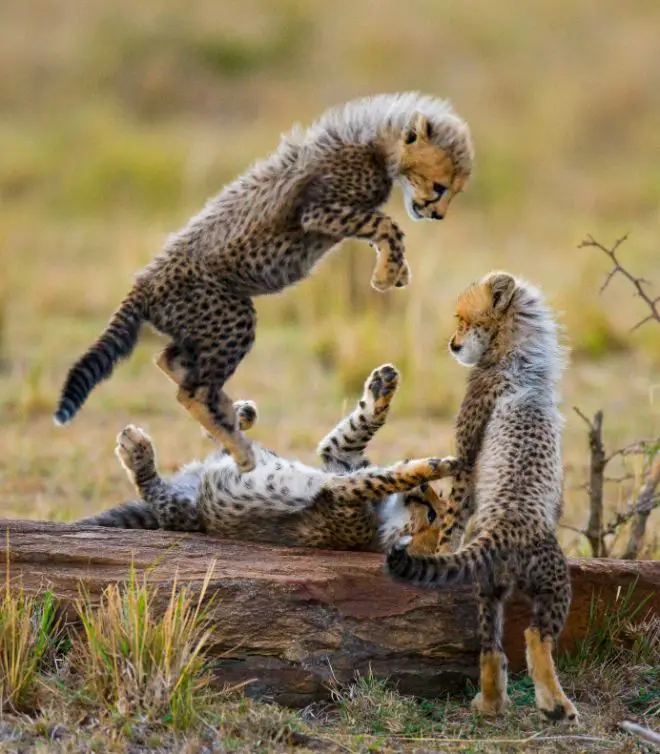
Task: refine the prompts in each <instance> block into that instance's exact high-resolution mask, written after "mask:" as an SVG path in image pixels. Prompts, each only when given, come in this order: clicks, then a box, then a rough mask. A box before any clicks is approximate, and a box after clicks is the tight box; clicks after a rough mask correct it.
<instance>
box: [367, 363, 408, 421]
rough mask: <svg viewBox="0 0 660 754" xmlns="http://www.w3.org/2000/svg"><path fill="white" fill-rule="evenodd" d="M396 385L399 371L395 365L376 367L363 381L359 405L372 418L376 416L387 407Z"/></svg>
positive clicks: (397, 384)
mask: <svg viewBox="0 0 660 754" xmlns="http://www.w3.org/2000/svg"><path fill="white" fill-rule="evenodd" d="M398 386H399V371H398V370H397V368H396V367H395V366H393V365H392V364H383V365H382V366H379V367H377V368H376V369H374V370H373V372H372V373H371V374H370V375H369V377H368V378H367V381H366V382H365V383H364V393H363V395H362V401H361V405H360V407H361V408H362V409H364V411H365V412H366V413H367V414H369V415H370V416H372V417H373V418H378V416H380V414H382V413H383V412H384V411H386V410H387V409H388V408H389V406H390V403H391V402H392V398H394V393H395V392H396V390H397V388H398ZM362 404H364V405H362Z"/></svg>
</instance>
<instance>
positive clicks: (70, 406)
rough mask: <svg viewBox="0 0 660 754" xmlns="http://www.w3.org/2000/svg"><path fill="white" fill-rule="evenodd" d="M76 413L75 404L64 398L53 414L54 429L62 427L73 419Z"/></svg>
mask: <svg viewBox="0 0 660 754" xmlns="http://www.w3.org/2000/svg"><path fill="white" fill-rule="evenodd" d="M77 411H78V410H77V408H76V405H75V403H74V402H73V401H70V400H68V399H67V398H65V399H64V400H63V401H62V402H61V403H60V405H59V408H58V409H57V411H56V412H55V413H54V414H53V424H54V425H55V426H56V427H63V426H64V425H65V424H68V423H69V422H70V421H71V419H73V417H74V416H75V415H76V413H77Z"/></svg>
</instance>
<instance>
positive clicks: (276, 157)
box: [54, 92, 473, 471]
mask: <svg viewBox="0 0 660 754" xmlns="http://www.w3.org/2000/svg"><path fill="white" fill-rule="evenodd" d="M472 160H473V148H472V142H471V137H470V132H469V129H468V127H467V124H466V123H464V122H463V121H462V120H461V119H460V118H459V117H458V116H457V115H456V114H455V113H454V111H453V110H452V109H451V107H450V105H449V104H448V103H447V102H445V101H443V100H439V99H436V98H433V97H429V96H425V95H422V94H419V93H416V92H408V93H404V94H384V95H379V96H376V97H371V98H366V99H360V100H355V101H352V102H349V103H347V104H344V105H342V106H340V107H336V108H332V109H331V110H329V111H328V112H326V113H325V114H323V115H322V116H321V118H320V119H319V120H318V121H317V122H316V123H314V124H313V125H312V126H311V127H310V128H309V129H307V130H306V131H305V130H303V129H301V128H300V127H296V128H295V129H294V130H293V131H292V132H291V133H289V134H288V135H286V136H284V137H283V138H282V141H281V143H280V145H279V146H278V148H277V149H276V150H275V151H274V152H273V154H272V155H271V156H270V157H268V158H267V159H265V160H262V161H260V162H257V163H255V164H254V165H253V166H252V167H251V168H250V169H249V170H248V171H247V172H246V173H245V174H244V175H242V176H240V177H239V178H237V179H236V180H234V181H233V182H232V183H230V184H229V185H227V186H226V187H225V188H224V189H223V190H222V191H221V192H220V193H219V194H218V195H217V196H215V197H213V198H211V199H210V200H209V201H208V202H207V204H206V206H205V207H204V208H203V209H202V210H201V212H200V213H199V214H197V215H196V216H195V217H193V218H192V219H191V220H190V221H189V222H188V224H187V225H186V226H185V227H184V228H183V229H182V230H180V231H179V232H178V233H176V234H174V235H173V236H172V237H171V238H170V239H169V240H168V241H167V243H166V245H165V247H164V249H163V250H162V251H161V252H160V254H159V255H158V256H156V258H155V259H154V260H153V261H152V262H151V263H150V264H149V265H148V266H147V267H146V268H145V269H144V270H143V271H142V272H141V273H139V275H138V276H137V280H136V282H135V285H134V287H133V289H132V290H131V291H130V293H129V294H128V296H127V297H126V298H125V299H124V301H123V303H122V304H121V305H120V307H119V309H118V310H117V311H116V312H115V314H114V315H113V316H112V319H111V321H110V323H109V325H108V328H107V330H106V331H105V332H104V333H103V334H102V335H101V337H100V338H99V339H98V340H97V342H96V343H95V344H94V345H93V346H92V347H91V348H90V349H89V350H88V351H87V353H86V354H85V355H84V356H83V357H82V358H81V359H80V360H79V361H78V362H77V363H76V364H74V366H73V367H72V368H71V370H70V371H69V374H68V376H67V379H66V382H65V385H64V387H63V390H62V395H61V398H60V402H59V405H58V408H57V411H56V412H55V416H54V418H55V422H56V423H58V424H66V423H68V422H70V421H71V420H72V419H73V417H74V416H75V414H76V413H77V412H78V410H79V409H80V407H81V406H82V405H83V403H84V402H85V400H86V399H87V397H88V395H89V394H90V392H91V391H92V389H93V388H94V386H95V385H97V384H98V383H99V382H100V381H102V380H104V379H107V378H108V377H110V375H111V373H112V371H113V368H114V365H115V363H116V362H117V361H119V360H120V359H125V358H127V357H128V356H129V355H130V354H131V352H132V351H133V348H134V347H135V344H136V343H137V340H138V336H139V332H140V327H141V324H142V323H143V322H148V323H150V324H151V325H152V326H153V327H154V328H155V329H156V330H157V331H159V332H161V333H163V334H164V335H166V336H168V337H169V338H171V343H170V345H168V346H167V348H165V350H164V351H163V353H162V354H161V355H160V357H159V358H158V360H157V362H156V363H157V365H158V366H159V367H160V369H162V370H163V372H165V374H166V375H167V376H168V377H169V378H170V379H172V381H173V382H174V383H175V384H176V385H177V388H178V392H177V400H178V401H179V403H180V404H181V405H182V406H183V407H184V408H185V409H186V410H187V411H188V412H189V413H190V414H191V415H192V416H193V417H194V418H195V419H196V420H197V421H199V422H200V424H201V425H202V426H203V427H204V428H205V429H206V430H207V431H208V432H209V433H210V434H212V435H213V436H214V437H216V439H217V440H218V442H221V443H222V444H223V445H224V446H225V447H226V448H227V449H228V450H229V452H230V453H231V454H232V456H233V457H234V460H235V461H236V463H237V465H238V468H239V469H240V470H241V471H249V470H251V469H253V468H254V466H255V463H256V459H255V456H254V452H253V450H252V448H251V447H250V443H249V442H248V440H247V438H246V437H245V436H244V435H243V434H242V433H241V432H240V430H239V428H238V425H237V419H236V415H235V412H234V409H233V405H232V402H231V400H230V399H229V397H228V396H227V395H226V394H225V393H224V391H223V387H224V384H225V383H226V381H227V380H228V379H229V378H230V377H231V376H232V374H233V373H234V371H235V370H236V368H237V367H238V365H239V363H240V362H241V361H242V359H243V358H244V357H245V355H246V354H247V353H248V351H249V350H250V349H251V348H252V345H253V343H254V339H255V329H256V314H255V309H254V305H253V303H252V298H253V297H254V296H260V295H265V294H271V293H277V292H279V291H281V290H282V289H283V288H286V287H287V286H289V285H292V284H293V283H296V282H298V281H300V280H302V279H303V278H305V277H307V276H308V275H309V274H310V273H311V271H312V269H313V268H314V266H315V265H316V264H317V262H318V261H319V260H320V259H321V258H322V257H323V256H324V255H325V254H326V253H327V252H328V251H330V249H331V248H333V247H334V246H336V245H337V244H338V243H339V242H341V241H342V240H343V239H345V238H361V239H364V240H366V241H368V242H369V243H370V244H371V245H372V246H373V247H374V248H375V249H376V250H377V254H378V259H377V262H376V266H375V269H374V273H373V276H372V281H371V282H372V285H373V286H374V288H376V289H378V290H381V291H383V290H386V289H388V288H391V287H392V286H399V287H402V286H405V285H407V284H408V282H409V281H410V270H409V268H408V264H407V262H406V259H405V255H404V244H403V232H402V231H401V229H400V228H399V226H398V225H397V224H396V223H395V222H394V221H393V220H392V219H391V218H390V217H389V216H388V215H387V214H384V213H383V212H382V211H380V207H382V205H384V204H385V202H386V201H387V200H388V198H389V196H390V192H391V190H392V187H393V185H394V183H399V184H401V186H402V187H403V190H404V198H405V204H406V208H407V210H408V212H409V214H410V215H411V217H413V218H414V219H442V218H443V217H444V215H445V214H446V212H447V209H448V206H449V204H450V202H451V200H452V198H453V197H454V196H455V195H456V194H457V193H459V192H460V191H461V190H463V188H464V186H465V184H466V182H467V180H468V178H469V177H470V174H471V171H472Z"/></svg>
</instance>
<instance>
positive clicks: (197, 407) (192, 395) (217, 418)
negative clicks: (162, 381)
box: [155, 343, 255, 472]
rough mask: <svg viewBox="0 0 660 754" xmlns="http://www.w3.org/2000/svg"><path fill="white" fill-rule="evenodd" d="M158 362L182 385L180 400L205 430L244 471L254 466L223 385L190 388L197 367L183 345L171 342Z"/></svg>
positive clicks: (177, 395) (175, 381)
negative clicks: (219, 387) (189, 384)
mask: <svg viewBox="0 0 660 754" xmlns="http://www.w3.org/2000/svg"><path fill="white" fill-rule="evenodd" d="M155 363H156V366H157V367H158V368H159V369H160V370H161V371H162V372H164V373H165V374H166V375H167V376H168V377H169V378H170V379H171V380H172V382H174V384H175V385H178V386H179V389H178V391H177V394H176V399H177V401H178V402H179V403H180V404H181V405H182V406H183V407H184V408H185V409H186V411H188V413H189V414H190V415H191V416H192V417H193V418H194V419H196V420H197V421H198V422H199V424H201V426H202V427H203V428H204V429H205V430H206V432H207V433H208V434H209V435H210V436H211V437H212V438H213V439H214V440H215V441H216V442H218V443H219V444H221V445H223V446H224V447H225V448H227V450H228V451H229V453H230V454H231V455H232V457H233V458H234V460H235V461H236V465H237V467H238V469H239V470H240V471H242V472H248V471H252V470H253V469H254V466H255V459H254V451H253V450H252V447H251V444H250V441H249V440H248V439H247V438H246V437H245V436H244V435H243V434H242V433H241V431H240V428H239V423H238V418H237V416H236V412H235V410H234V406H233V404H232V402H231V399H230V398H229V396H228V395H227V394H226V393H225V392H223V391H222V390H220V389H215V388H213V387H209V386H207V385H200V386H198V387H196V388H195V389H190V388H189V387H188V386H187V383H188V382H189V380H190V374H191V372H192V370H193V369H194V368H195V367H194V364H192V363H190V357H189V355H187V354H185V352H184V349H182V348H179V347H178V346H177V345H175V344H173V343H172V344H170V345H169V346H167V348H165V349H164V350H163V351H162V352H161V354H160V356H158V358H157V359H156V362H155Z"/></svg>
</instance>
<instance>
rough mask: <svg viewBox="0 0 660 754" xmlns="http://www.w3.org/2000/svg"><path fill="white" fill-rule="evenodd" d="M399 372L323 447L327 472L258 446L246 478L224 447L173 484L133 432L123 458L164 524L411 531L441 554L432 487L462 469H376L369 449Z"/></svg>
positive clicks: (269, 538)
mask: <svg viewBox="0 0 660 754" xmlns="http://www.w3.org/2000/svg"><path fill="white" fill-rule="evenodd" d="M398 379H399V375H398V372H397V371H396V369H395V368H394V367H392V366H391V365H389V364H386V365H384V366H382V367H379V368H378V369H376V370H374V371H373V372H372V373H371V375H370V376H369V378H368V380H367V381H366V383H365V388H364V392H363V395H362V398H361V399H360V401H359V403H358V405H357V406H356V408H355V410H354V411H353V412H352V413H351V414H350V415H349V416H348V417H347V418H346V419H344V420H342V421H341V422H340V423H339V424H338V425H337V427H335V429H334V430H333V431H332V432H331V433H330V434H328V435H327V436H326V437H325V438H324V439H323V440H322V441H321V443H320V444H319V448H318V452H319V455H320V457H321V459H322V461H323V468H322V469H316V468H312V467H310V466H307V465H305V464H302V463H300V462H298V461H292V460H288V459H284V458H282V457H280V456H278V455H276V454H275V453H273V452H272V451H270V450H268V449H266V448H264V447H262V446H261V445H258V444H257V443H255V444H254V447H255V451H256V459H257V465H256V467H255V469H254V470H253V471H252V472H248V473H245V474H240V473H239V472H238V469H237V467H236V464H235V462H234V460H233V458H232V457H231V455H230V454H229V453H228V452H226V450H221V451H219V452H217V453H215V454H213V455H212V456H211V457H209V458H208V459H207V460H206V461H204V462H194V463H192V464H188V465H187V466H185V467H183V469H181V471H180V472H179V473H178V474H176V475H175V476H174V477H173V478H172V479H170V480H168V481H165V480H163V479H162V478H161V477H160V475H159V474H158V471H157V469H156V462H155V451H154V447H153V444H152V442H151V440H150V438H149V437H148V436H147V435H146V434H145V433H144V432H143V431H142V430H140V429H138V428H136V427H133V426H128V427H126V428H125V429H124V430H123V431H122V432H121V433H120V434H119V436H118V438H117V442H118V444H117V455H118V456H119V459H120V461H121V463H122V465H123V466H124V468H125V469H126V471H127V473H128V474H129V477H130V478H131V481H132V482H133V484H134V485H135V487H136V489H137V491H138V493H139V494H140V496H141V498H142V499H143V501H144V502H143V503H142V505H143V506H144V507H145V510H148V511H149V512H150V513H151V515H153V516H155V518H156V519H157V521H158V524H159V526H161V527H162V528H165V529H172V530H176V531H202V532H207V533H212V534H218V535H221V536H224V537H231V538H236V539H243V540H254V541H261V542H264V541H265V542H273V543H276V544H280V545H289V546H307V547H323V548H328V549H351V550H372V551H385V550H386V549H387V548H389V547H391V546H392V544H393V543H394V542H395V541H396V540H397V539H398V537H399V536H401V534H403V533H407V534H410V535H412V536H413V538H414V540H415V545H414V547H418V546H419V551H420V552H433V550H434V548H435V545H436V540H437V537H438V535H439V532H440V531H441V519H440V518H439V517H438V514H439V512H440V511H441V510H442V508H443V507H444V505H445V502H444V501H443V500H442V499H441V498H440V497H438V495H437V494H436V493H435V491H434V490H433V488H432V487H431V486H430V485H429V484H428V482H429V481H431V480H434V479H440V478H441V477H444V476H448V475H450V474H451V473H455V470H456V464H455V461H454V459H452V458H444V459H439V458H428V459H423V460H417V461H405V462H403V463H399V464H395V465H394V466H390V467H386V468H378V467H374V466H373V465H371V463H370V462H369V461H368V459H367V458H366V457H365V455H364V452H365V449H366V446H367V444H368V443H369V441H370V440H371V439H372V438H373V436H374V434H375V433H376V432H377V431H378V429H380V427H382V426H383V425H384V423H385V421H386V418H387V415H388V411H389V407H390V402H391V400H392V398H393V396H394V393H395V391H396V389H397V385H398ZM247 405H248V404H247V403H245V402H242V403H240V404H237V405H236V411H237V414H238V416H239V420H240V426H241V429H247V428H248V427H249V426H251V425H252V424H253V423H254V421H255V420H256V408H255V407H254V404H249V406H250V416H249V417H247V418H248V420H247V421H246V406H247ZM129 512H130V513H134V511H133V509H131V510H130V511H129V510H127V508H126V506H120V507H118V508H115V509H112V510H111V511H106V512H105V513H103V514H101V515H100V516H99V517H92V518H88V519H84V520H83V521H81V522H79V523H84V524H87V525H90V524H97V525H104V526H122V521H125V522H126V526H127V527H130V528H136V527H135V525H134V524H135V521H136V517H135V516H134V515H130V516H129V515H128V513H129Z"/></svg>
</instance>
